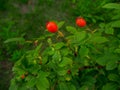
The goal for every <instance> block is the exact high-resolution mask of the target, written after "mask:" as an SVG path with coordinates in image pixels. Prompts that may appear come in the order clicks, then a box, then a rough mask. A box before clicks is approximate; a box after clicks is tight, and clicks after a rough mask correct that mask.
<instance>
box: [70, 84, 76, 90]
mask: <svg viewBox="0 0 120 90" xmlns="http://www.w3.org/2000/svg"><path fill="white" fill-rule="evenodd" d="M68 88H69V90H76V87H75V86H74V85H73V84H70V85H68Z"/></svg>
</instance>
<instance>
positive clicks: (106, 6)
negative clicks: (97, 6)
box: [103, 3, 120, 9]
mask: <svg viewBox="0 0 120 90" xmlns="http://www.w3.org/2000/svg"><path fill="white" fill-rule="evenodd" d="M103 8H109V9H120V4H118V3H108V4H106V5H104V6H103Z"/></svg>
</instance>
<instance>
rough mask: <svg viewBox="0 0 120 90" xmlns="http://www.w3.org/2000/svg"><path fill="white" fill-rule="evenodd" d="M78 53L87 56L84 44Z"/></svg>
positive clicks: (87, 50)
mask: <svg viewBox="0 0 120 90" xmlns="http://www.w3.org/2000/svg"><path fill="white" fill-rule="evenodd" d="M79 53H80V55H81V57H84V56H87V55H88V53H89V49H88V48H87V47H85V46H81V48H80V51H79Z"/></svg>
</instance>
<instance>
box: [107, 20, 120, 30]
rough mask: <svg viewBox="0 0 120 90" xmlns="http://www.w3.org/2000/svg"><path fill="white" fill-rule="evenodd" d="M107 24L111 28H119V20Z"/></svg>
mask: <svg viewBox="0 0 120 90" xmlns="http://www.w3.org/2000/svg"><path fill="white" fill-rule="evenodd" d="M109 24H110V25H111V27H116V28H120V20H117V21H112V22H111V23H109Z"/></svg>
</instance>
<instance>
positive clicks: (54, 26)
mask: <svg viewBox="0 0 120 90" xmlns="http://www.w3.org/2000/svg"><path fill="white" fill-rule="evenodd" d="M46 28H47V30H48V31H49V32H51V33H55V32H57V31H58V26H57V24H56V23H55V22H48V23H47V24H46Z"/></svg>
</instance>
